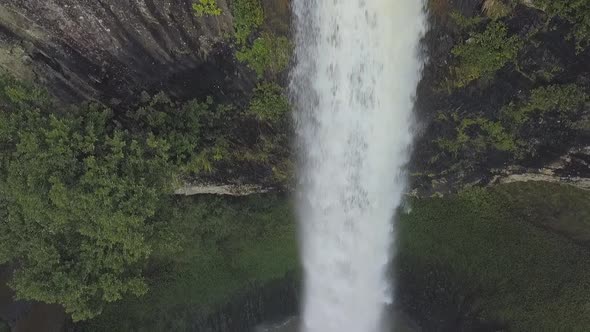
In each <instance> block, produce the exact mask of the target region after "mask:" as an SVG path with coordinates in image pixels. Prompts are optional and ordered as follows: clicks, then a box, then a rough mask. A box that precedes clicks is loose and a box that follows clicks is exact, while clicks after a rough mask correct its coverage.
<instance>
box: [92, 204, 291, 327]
mask: <svg viewBox="0 0 590 332" xmlns="http://www.w3.org/2000/svg"><path fill="white" fill-rule="evenodd" d="M173 211H174V212H173V213H171V214H170V215H171V216H172V218H171V220H169V223H170V225H171V227H172V228H173V229H174V230H175V231H176V232H175V236H176V237H178V239H177V240H175V241H176V242H178V243H180V244H181V247H182V251H179V252H178V253H177V254H176V255H173V256H168V255H161V254H158V253H155V255H154V259H153V263H152V264H151V266H150V268H149V269H148V270H150V271H152V272H150V278H149V279H148V283H149V286H150V287H149V289H150V291H149V292H148V293H147V294H146V295H145V296H143V297H141V298H137V299H134V298H128V299H126V300H123V301H121V302H119V303H117V304H115V305H113V306H111V307H109V308H108V309H107V310H106V311H105V312H104V313H103V315H101V316H100V317H98V318H96V319H94V320H91V321H89V322H88V323H87V324H86V325H85V329H84V330H85V331H113V332H115V331H125V332H131V331H184V330H187V329H188V328H187V326H190V325H189V324H190V322H191V321H193V320H194V319H195V318H196V317H197V316H204V315H206V314H208V313H210V312H211V311H213V310H215V309H217V308H219V306H220V305H222V304H224V303H226V302H227V301H228V300H230V299H231V297H232V296H235V294H237V293H240V292H241V291H243V290H244V289H247V288H248V287H249V286H250V285H252V284H256V283H264V282H265V281H268V280H272V279H277V278H281V277H283V276H284V275H285V273H286V272H288V271H292V270H295V269H297V267H298V258H297V246H296V236H295V222H294V220H293V215H292V208H291V206H290V204H289V203H288V200H287V199H285V198H284V197H281V196H275V195H264V196H249V197H245V198H235V199H227V198H218V197H204V196H200V197H196V198H183V199H180V200H178V201H177V202H175V203H174V209H173Z"/></svg>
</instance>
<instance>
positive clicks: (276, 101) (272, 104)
mask: <svg viewBox="0 0 590 332" xmlns="http://www.w3.org/2000/svg"><path fill="white" fill-rule="evenodd" d="M289 110H290V107H289V101H288V100H287V97H286V96H285V95H284V92H283V88H281V87H280V86H278V85H277V84H275V83H262V84H259V85H258V87H256V89H255V90H254V96H253V97H252V100H250V106H249V107H248V114H250V115H253V116H254V117H256V119H257V120H259V121H264V122H267V123H270V124H271V125H272V124H273V123H277V122H279V121H280V120H282V119H284V118H285V117H288V116H289V115H288V113H289Z"/></svg>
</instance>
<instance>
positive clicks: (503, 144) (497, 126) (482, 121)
mask: <svg viewBox="0 0 590 332" xmlns="http://www.w3.org/2000/svg"><path fill="white" fill-rule="evenodd" d="M446 120H447V121H448V120H449V119H446ZM450 120H452V122H451V123H452V126H453V127H454V128H455V132H456V135H455V136H454V137H451V138H449V137H442V138H439V139H438V140H437V141H436V143H437V144H438V146H439V147H440V148H441V149H442V150H443V151H445V152H448V153H450V154H452V155H453V156H454V157H455V158H457V157H459V155H461V157H465V156H466V153H465V152H470V153H471V154H473V153H475V154H476V155H478V158H477V159H479V157H480V156H481V155H483V154H485V153H488V152H489V151H490V150H492V149H495V150H498V151H506V152H515V150H516V147H517V142H516V141H515V140H514V137H513V136H512V135H511V134H510V133H509V132H507V131H506V129H505V128H504V127H503V126H502V124H501V123H500V122H497V121H492V120H489V119H486V118H484V117H476V118H473V117H466V118H462V119H460V117H459V115H458V114H457V113H454V114H452V116H451V119H450Z"/></svg>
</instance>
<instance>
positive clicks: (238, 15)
mask: <svg viewBox="0 0 590 332" xmlns="http://www.w3.org/2000/svg"><path fill="white" fill-rule="evenodd" d="M231 9H232V16H233V18H234V36H235V38H236V42H237V43H238V45H245V44H246V42H247V40H248V37H250V35H251V34H252V33H253V32H254V31H256V29H258V28H259V27H260V26H261V25H262V23H263V22H264V11H263V9H262V4H261V2H260V0H235V1H233V2H232V7H231Z"/></svg>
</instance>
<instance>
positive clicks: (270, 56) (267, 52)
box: [236, 33, 291, 78]
mask: <svg viewBox="0 0 590 332" xmlns="http://www.w3.org/2000/svg"><path fill="white" fill-rule="evenodd" d="M290 56H291V43H290V42H289V40H288V39H287V37H276V36H274V35H272V34H269V33H264V34H262V36H260V37H258V38H256V40H254V43H253V44H252V47H250V48H248V47H244V48H242V50H240V51H238V52H237V53H236V58H237V59H238V60H239V61H241V62H245V63H247V64H248V67H250V68H251V69H252V70H254V71H255V72H256V74H257V75H258V77H259V78H260V77H262V76H263V75H264V73H269V74H277V73H279V72H281V71H283V70H285V69H286V68H287V65H288V64H289V58H290Z"/></svg>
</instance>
